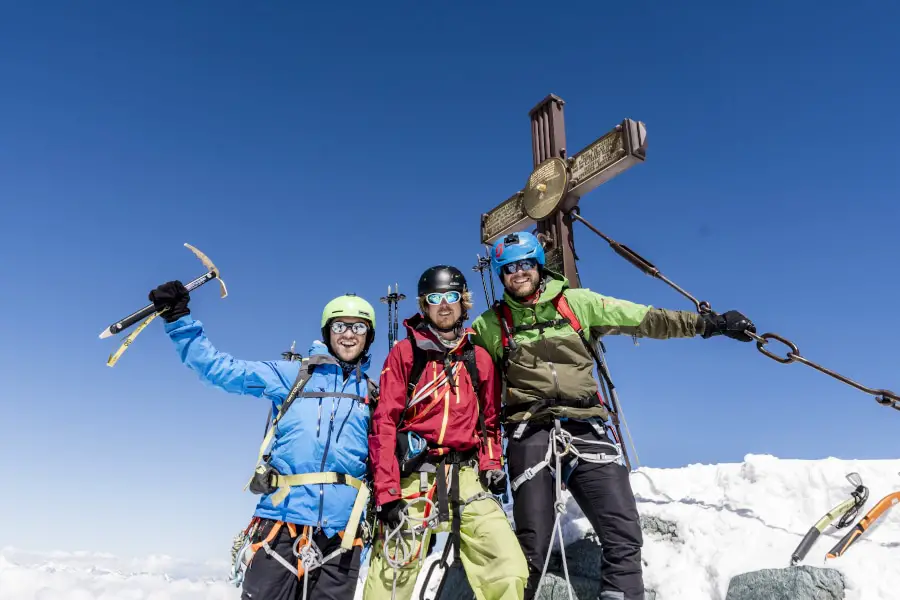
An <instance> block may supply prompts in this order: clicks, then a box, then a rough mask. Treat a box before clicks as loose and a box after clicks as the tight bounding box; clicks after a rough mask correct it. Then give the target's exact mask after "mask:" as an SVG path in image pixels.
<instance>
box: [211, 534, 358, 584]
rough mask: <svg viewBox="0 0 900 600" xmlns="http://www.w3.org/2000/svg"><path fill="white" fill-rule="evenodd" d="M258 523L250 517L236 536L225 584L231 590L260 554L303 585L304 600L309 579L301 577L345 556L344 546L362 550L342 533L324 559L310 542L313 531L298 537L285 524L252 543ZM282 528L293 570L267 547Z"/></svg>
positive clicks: (355, 540) (240, 582) (349, 537)
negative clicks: (237, 544) (293, 561)
mask: <svg viewBox="0 0 900 600" xmlns="http://www.w3.org/2000/svg"><path fill="white" fill-rule="evenodd" d="M261 522H262V520H261V519H260V518H259V517H254V518H253V519H252V520H251V522H250V525H248V527H247V529H245V530H244V532H243V534H242V535H239V537H240V538H241V539H242V544H241V546H240V547H239V548H238V549H237V550H236V552H234V553H233V561H232V562H233V566H232V570H231V577H230V578H229V580H228V581H229V583H231V584H232V585H234V586H235V587H240V586H241V585H242V584H243V582H244V577H245V573H246V570H247V569H248V568H249V566H250V563H251V562H252V561H253V558H254V557H255V556H256V553H257V552H259V550H263V551H264V552H265V553H266V554H268V555H269V556H270V557H272V558H273V559H274V560H276V561H277V562H278V563H279V564H281V566H283V567H284V568H285V569H287V570H288V571H290V572H291V573H293V574H294V576H296V577H297V579H298V580H302V581H303V599H304V600H306V598H307V594H308V583H309V579H308V578H307V577H305V575H307V574H309V573H311V572H312V571H315V570H316V569H319V568H321V567H322V565H324V564H326V563H327V562H328V561H330V560H332V559H333V558H336V557H337V556H339V555H341V554H343V553H344V552H346V549H345V548H344V545H345V542H347V541H349V544H348V545H349V547H350V548H353V547H354V546H358V547H360V548H362V546H363V540H362V539H361V538H355V539H354V538H353V537H352V536H345V532H340V533H339V534H338V535H340V536H341V545H340V546H338V548H337V549H335V550H332V551H331V552H329V553H328V554H327V555H326V554H324V553H323V552H322V550H321V548H319V546H318V544H316V542H315V540H313V539H312V533H313V531H312V527H311V526H309V525H304V526H303V530H302V532H301V533H300V534H299V535H298V533H297V525H295V524H294V523H285V522H284V521H275V522H274V524H273V525H272V528H271V529H270V530H269V533H268V534H267V535H266V537H265V538H263V539H261V540H259V541H257V542H252V541H251V540H252V539H253V537H255V535H256V534H257V533H258V532H259V527H260V523H261ZM282 527H286V528H287V530H288V532H289V534H290V536H291V539H293V540H294V543H293V545H292V546H291V551H292V553H293V555H294V557H295V558H296V559H297V565H296V566H294V565H293V564H291V563H290V562H288V561H287V560H285V558H284V557H283V556H281V555H280V554H278V552H276V551H275V549H274V548H272V545H271V543H272V542H273V541H274V540H275V539H276V538H277V536H278V533H279V532H280V531H281V529H282ZM236 539H237V538H236Z"/></svg>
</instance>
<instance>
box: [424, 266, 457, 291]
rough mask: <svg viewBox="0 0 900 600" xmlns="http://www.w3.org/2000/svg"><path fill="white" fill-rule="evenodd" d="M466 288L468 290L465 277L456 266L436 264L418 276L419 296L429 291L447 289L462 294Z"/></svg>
mask: <svg viewBox="0 0 900 600" xmlns="http://www.w3.org/2000/svg"><path fill="white" fill-rule="evenodd" d="M466 290H468V287H467V285H466V278H465V277H463V274H462V272H461V271H460V270H459V269H457V268H456V267H450V266H447V265H437V266H434V267H431V268H430V269H427V270H426V271H425V272H424V273H422V276H421V277H419V292H418V295H419V296H424V295H425V294H430V293H431V292H449V291H456V292H459V293H460V294H462V293H463V292H465V291H466Z"/></svg>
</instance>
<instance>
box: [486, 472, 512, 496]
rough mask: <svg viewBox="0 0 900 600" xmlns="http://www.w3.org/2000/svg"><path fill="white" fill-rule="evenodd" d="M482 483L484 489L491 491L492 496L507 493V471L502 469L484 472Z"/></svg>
mask: <svg viewBox="0 0 900 600" xmlns="http://www.w3.org/2000/svg"><path fill="white" fill-rule="evenodd" d="M481 483H482V484H483V485H484V487H486V488H487V489H489V490H490V491H491V493H492V494H494V495H500V494H503V493H505V492H506V471H503V470H502V469H492V470H490V471H482V472H481Z"/></svg>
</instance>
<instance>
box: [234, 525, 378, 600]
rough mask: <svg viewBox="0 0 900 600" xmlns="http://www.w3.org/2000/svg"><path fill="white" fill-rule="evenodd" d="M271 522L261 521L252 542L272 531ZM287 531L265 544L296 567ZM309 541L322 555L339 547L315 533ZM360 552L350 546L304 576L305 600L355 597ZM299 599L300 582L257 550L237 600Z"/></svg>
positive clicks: (299, 529)
mask: <svg viewBox="0 0 900 600" xmlns="http://www.w3.org/2000/svg"><path fill="white" fill-rule="evenodd" d="M274 525H275V522H274V521H269V520H265V521H263V523H262V526H261V527H260V528H259V531H258V533H257V534H256V535H255V536H254V539H253V541H254V542H257V541H261V540H263V539H265V537H266V536H267V535H268V534H269V532H270V531H271V530H272V527H273V526H274ZM302 531H303V527H302V526H297V533H298V535H299V534H301V533H302ZM296 539H297V538H291V535H290V532H289V531H288V528H287V527H285V526H282V527H281V530H280V531H279V532H278V535H277V536H276V537H275V539H274V540H273V541H271V542H269V545H270V546H271V547H272V549H273V550H274V551H275V552H277V553H278V554H279V555H280V556H282V557H283V558H284V559H285V560H287V562H288V564H290V565H292V566H294V567H295V568H296V566H297V557H296V556H294V550H293V547H294V541H295V540H296ZM312 539H313V541H314V542H315V543H316V545H318V546H319V549H321V550H322V554H324V555H326V556H327V555H328V554H329V553H330V552H332V551H333V550H336V549H337V548H338V547H339V546H340V545H341V538H340V536H338V535H335V536H333V537H331V538H328V537H326V536H325V534H323V533H321V532H319V533H317V534H314V535H313V536H312ZM360 554H361V549H360V548H359V547H358V546H354V547H353V550H352V551H350V550H348V551H347V552H344V553H342V554H340V555H338V556H336V557H335V558H332V559H331V560H330V561H328V562H326V563H325V564H324V565H322V566H321V567H319V568H318V569H315V570H314V571H312V572H309V573H304V575H303V576H304V577H306V578H308V579H309V581H308V582H307V592H306V593H307V598H308V599H309V600H320V599H321V600H353V596H354V594H355V593H356V584H357V578H358V577H359V559H360ZM302 598H303V579H298V578H297V576H296V575H295V574H293V573H291V572H290V571H288V570H287V569H286V568H284V565H282V564H281V563H280V562H278V561H277V560H275V559H274V558H272V557H271V556H269V554H268V553H267V552H266V551H265V550H264V549H263V548H260V549H259V550H258V551H257V552H256V554H255V555H254V556H253V560H252V561H250V565H249V566H248V567H247V572H246V573H245V575H244V586H243V592H242V593H241V600H301V599H302Z"/></svg>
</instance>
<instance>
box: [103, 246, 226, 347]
mask: <svg viewBox="0 0 900 600" xmlns="http://www.w3.org/2000/svg"><path fill="white" fill-rule="evenodd" d="M185 247H186V248H188V249H189V250H190V251H191V252H193V253H194V254H195V255H197V258H199V259H200V261H201V262H202V263H203V264H204V265H205V266H206V268H207V269H209V270H208V272H206V273H204V274H203V275H201V276H200V277H198V278H196V279H194V280H193V281H191V282H190V283H188V284H186V285H185V286H184V287H185V289H186V290H187V291H189V292H190V291H193V290H195V289H197V288H198V287H200V286H201V285H203V284H205V283H208V282H210V281H212V280H213V279H218V280H219V286H220V287H221V288H222V298H224V297H226V296H227V295H228V290H227V289H226V287H225V282H224V281H222V279H221V278H220V277H219V270H218V269H217V268H216V265H214V264H213V262H212V261H211V260H209V257H207V256H206V255H205V254H203V253H202V252H200V250H198V249H196V248H195V247H193V246H191V245H190V244H185ZM154 312H156V308H155V307H154V306H153V304H148V305H147V306H145V307H144V308H142V309H140V310H138V311H135V312H133V313H131V314H130V315H128V316H127V317H125V318H124V319H120V320H119V321H116V322H115V323H113V324H112V325H110V326H109V327H107V328H105V329H104V330H103V331H101V332H100V339H101V340H102V339H104V338H108V337H110V336H112V335H115V334H117V333H119V332H121V331H123V330H125V329H128V328H129V327H131V326H132V325H134V324H135V323H137V322H138V321H140V320H142V319H145V318H147V317H149V316H150V315H152V314H153V313H154Z"/></svg>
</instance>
